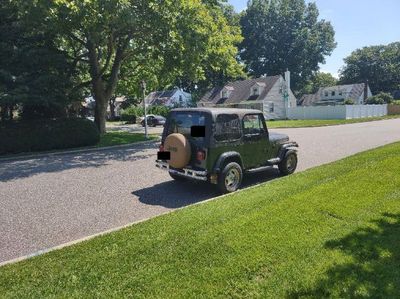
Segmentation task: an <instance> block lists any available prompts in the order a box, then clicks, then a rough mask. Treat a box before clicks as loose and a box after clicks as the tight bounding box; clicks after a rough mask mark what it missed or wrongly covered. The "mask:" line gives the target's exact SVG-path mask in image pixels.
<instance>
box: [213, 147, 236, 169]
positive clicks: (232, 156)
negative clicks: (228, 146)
mask: <svg viewBox="0 0 400 299" xmlns="http://www.w3.org/2000/svg"><path fill="white" fill-rule="evenodd" d="M227 161H234V162H237V163H239V165H240V166H241V167H242V168H243V162H242V157H241V156H240V154H239V153H238V152H225V153H223V154H222V155H221V156H219V157H218V159H217V161H216V162H215V164H214V168H213V173H220V172H221V171H222V170H223V167H224V166H225V165H226V164H227V163H226V162H227Z"/></svg>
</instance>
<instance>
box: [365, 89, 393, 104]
mask: <svg viewBox="0 0 400 299" xmlns="http://www.w3.org/2000/svg"><path fill="white" fill-rule="evenodd" d="M392 101H393V97H392V96H391V95H390V93H386V92H380V93H378V94H377V95H374V96H372V97H369V98H368V99H367V102H366V104H368V105H373V104H390V103H391V102H392Z"/></svg>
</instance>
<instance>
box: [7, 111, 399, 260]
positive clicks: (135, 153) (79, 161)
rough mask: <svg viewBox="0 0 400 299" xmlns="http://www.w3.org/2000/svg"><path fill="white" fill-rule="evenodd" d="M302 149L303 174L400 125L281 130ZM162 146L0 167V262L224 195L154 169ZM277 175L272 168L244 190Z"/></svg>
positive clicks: (395, 137)
mask: <svg viewBox="0 0 400 299" xmlns="http://www.w3.org/2000/svg"><path fill="white" fill-rule="evenodd" d="M274 131H277V132H281V133H285V134H288V135H289V136H290V138H291V139H293V140H295V141H297V142H298V143H299V145H300V150H299V168H298V170H299V171H302V170H305V169H307V168H310V167H314V166H317V165H321V164H325V163H328V162H331V161H335V160H338V159H340V158H343V157H346V156H349V155H352V154H355V153H357V152H360V151H364V150H367V149H371V148H374V147H377V146H381V145H384V144H388V143H392V142H395V141H399V140H400V119H393V120H384V121H377V122H368V123H358V124H351V125H340V126H332V127H320V128H299V129H276V130H274ZM156 152H157V149H156V145H154V144H153V145H140V146H137V145H136V146H134V147H132V148H129V149H119V150H106V151H96V152H90V153H81V154H65V155H59V156H50V157H43V158H37V159H29V160H22V161H13V162H0V263H1V262H4V261H7V260H10V259H13V258H17V257H20V256H23V255H27V254H31V253H33V252H37V251H39V250H43V249H46V248H49V247H53V246H56V245H59V244H62V243H66V242H69V241H72V240H76V239H79V238H82V237H85V236H88V235H92V234H95V233H99V232H101V231H104V230H108V229H111V228H114V227H118V226H122V225H125V224H128V223H131V222H134V221H137V220H141V219H145V218H148V217H152V216H156V215H159V214H162V213H165V212H167V211H169V210H171V209H175V208H179V207H183V206H186V205H190V204H192V203H195V202H199V201H202V200H206V199H209V198H212V197H214V196H216V195H217V193H216V192H215V189H214V188H213V187H212V186H211V185H208V184H205V183H202V182H201V183H200V182H199V183H190V182H187V183H176V182H174V181H172V180H171V179H170V177H169V175H168V174H167V173H166V172H164V171H161V170H159V169H156V168H155V167H154V160H155V158H156ZM276 177H278V172H277V171H276V170H275V169H271V170H270V171H267V172H265V173H258V174H253V175H251V176H249V177H247V178H246V179H245V181H244V185H245V186H249V185H252V184H255V183H258V182H262V181H268V180H271V179H274V178H276Z"/></svg>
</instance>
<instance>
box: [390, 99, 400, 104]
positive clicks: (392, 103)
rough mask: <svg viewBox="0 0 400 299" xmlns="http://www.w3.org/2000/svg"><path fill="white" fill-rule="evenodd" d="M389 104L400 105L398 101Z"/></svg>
mask: <svg viewBox="0 0 400 299" xmlns="http://www.w3.org/2000/svg"><path fill="white" fill-rule="evenodd" d="M391 104H393V105H400V100H395V101H393V102H392V103H391Z"/></svg>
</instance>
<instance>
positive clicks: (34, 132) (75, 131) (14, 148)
mask: <svg viewBox="0 0 400 299" xmlns="http://www.w3.org/2000/svg"><path fill="white" fill-rule="evenodd" d="M99 140H100V134H99V131H98V129H97V127H96V125H95V124H94V122H92V121H90V120H87V119H83V118H69V119H43V120H31V121H7V122H2V123H0V154H10V153H21V152H33V151H44V150H53V149H63V148H73V147H80V146H89V145H95V144H96V143H98V142H99Z"/></svg>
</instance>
